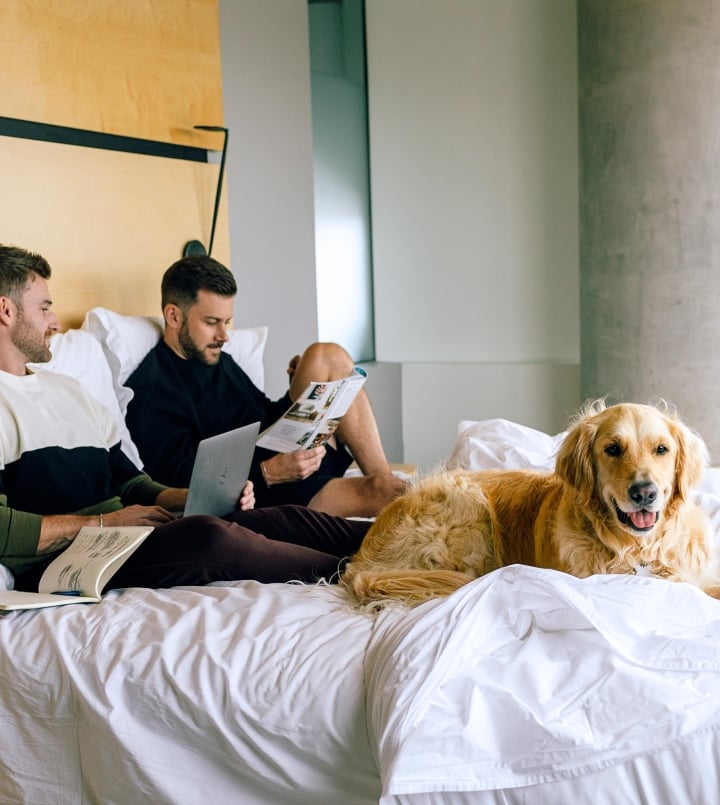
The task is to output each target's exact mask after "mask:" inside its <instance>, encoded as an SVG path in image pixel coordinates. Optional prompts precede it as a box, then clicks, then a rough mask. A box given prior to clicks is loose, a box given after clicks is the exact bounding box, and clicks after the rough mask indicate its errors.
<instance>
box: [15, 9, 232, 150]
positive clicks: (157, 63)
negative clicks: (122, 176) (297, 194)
mask: <svg viewBox="0 0 720 805" xmlns="http://www.w3.org/2000/svg"><path fill="white" fill-rule="evenodd" d="M0 98H1V99H2V108H1V114H2V115H3V116H4V117H14V118H18V119H21V120H31V121H36V122H40V123H50V124H54V125H61V126H70V127H73V128H80V129H88V130H91V131H99V132H106V133H111V134H120V135H124V136H130V137H140V138H143V139H150V140H160V141H163V142H172V143H178V144H183V145H196V146H199V147H205V148H216V147H219V146H220V145H221V144H222V135H217V134H214V135H213V134H208V133H203V132H197V131H194V130H193V126H194V125H198V124H202V125H214V126H217V125H223V109H222V72H221V65H220V31H219V18H218V7H217V0H23V2H20V0H8V1H7V2H5V1H3V2H0Z"/></svg>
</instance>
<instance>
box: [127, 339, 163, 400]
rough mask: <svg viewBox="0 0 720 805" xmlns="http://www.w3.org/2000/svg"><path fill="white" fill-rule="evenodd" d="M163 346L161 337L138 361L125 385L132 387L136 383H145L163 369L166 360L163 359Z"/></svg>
mask: <svg viewBox="0 0 720 805" xmlns="http://www.w3.org/2000/svg"><path fill="white" fill-rule="evenodd" d="M163 346H164V342H163V341H162V339H161V340H160V341H158V342H157V344H155V346H154V347H153V348H152V349H151V350H150V352H148V353H147V355H146V356H145V357H144V358H143V359H142V360H141V361H140V363H139V364H138V365H137V367H136V368H135V370H134V371H133V372H132V373H131V374H130V376H129V377H128V379H127V381H126V383H125V385H127V386H130V387H131V388H132V387H134V386H135V385H136V384H138V383H145V382H146V381H147V380H148V379H151V378H156V377H157V376H158V373H160V372H164V371H165V369H166V361H164V360H163V358H164V353H165V350H164V349H163Z"/></svg>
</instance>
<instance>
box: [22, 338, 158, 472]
mask: <svg viewBox="0 0 720 805" xmlns="http://www.w3.org/2000/svg"><path fill="white" fill-rule="evenodd" d="M50 351H51V352H52V358H51V360H49V361H48V362H47V363H31V364H29V366H30V368H31V369H32V370H33V371H34V372H42V371H44V370H50V371H53V372H58V373H59V374H62V375H69V376H70V377H74V378H75V379H76V380H78V381H79V382H80V383H82V384H83V386H85V388H86V389H87V390H88V391H89V392H90V394H92V396H93V397H94V398H95V399H96V400H97V401H98V402H100V403H102V404H103V405H104V406H105V407H106V408H107V409H108V410H109V411H110V413H111V414H112V416H113V419H115V422H116V423H117V426H118V429H119V431H120V434H121V436H122V447H123V452H124V453H125V455H126V456H127V457H128V458H129V459H130V460H131V461H132V462H133V463H134V464H135V465H136V466H137V467H139V468H142V462H141V461H140V454H139V453H138V450H137V447H135V445H134V444H133V441H132V439H131V438H130V433H129V432H128V429H127V426H126V425H125V417H124V416H123V413H122V411H121V409H120V405H119V404H118V398H117V396H116V394H115V389H114V386H113V378H112V373H111V372H110V367H109V366H108V363H107V361H106V360H105V355H104V354H103V350H102V347H101V346H100V344H99V342H98V340H97V339H96V338H94V337H93V336H92V335H91V334H90V333H87V332H85V331H84V330H67V331H66V332H64V333H56V334H55V335H54V336H53V337H52V339H51V341H50Z"/></svg>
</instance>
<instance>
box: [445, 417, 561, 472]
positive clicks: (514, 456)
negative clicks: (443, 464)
mask: <svg viewBox="0 0 720 805" xmlns="http://www.w3.org/2000/svg"><path fill="white" fill-rule="evenodd" d="M564 437H565V433H558V434H557V435H556V436H549V435H548V434H547V433H543V432H542V431H539V430H535V429H534V428H529V427H527V426H526V425H519V424H518V423H516V422H511V421H510V420H507V419H485V420H482V421H480V422H473V421H471V420H464V421H462V422H461V423H460V424H459V425H458V433H457V438H456V439H455V444H454V446H453V449H452V452H451V453H450V458H449V459H448V461H447V465H448V467H450V468H458V469H465V470H485V469H492V468H498V469H506V470H511V469H540V470H552V469H553V467H554V466H555V455H556V453H557V450H558V448H559V447H560V444H561V443H562V440H563V439H564Z"/></svg>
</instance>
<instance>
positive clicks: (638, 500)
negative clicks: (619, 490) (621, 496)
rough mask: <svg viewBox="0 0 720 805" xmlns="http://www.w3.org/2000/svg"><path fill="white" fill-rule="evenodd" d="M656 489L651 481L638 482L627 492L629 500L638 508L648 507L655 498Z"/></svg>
mask: <svg viewBox="0 0 720 805" xmlns="http://www.w3.org/2000/svg"><path fill="white" fill-rule="evenodd" d="M657 493H658V488H657V486H656V485H655V484H654V483H653V482H652V481H638V482H637V483H634V484H632V485H631V487H630V489H629V490H628V494H629V495H630V500H632V502H633V503H635V504H637V505H638V506H643V507H645V506H648V505H649V504H651V503H653V501H654V500H655V498H656V497H657Z"/></svg>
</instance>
